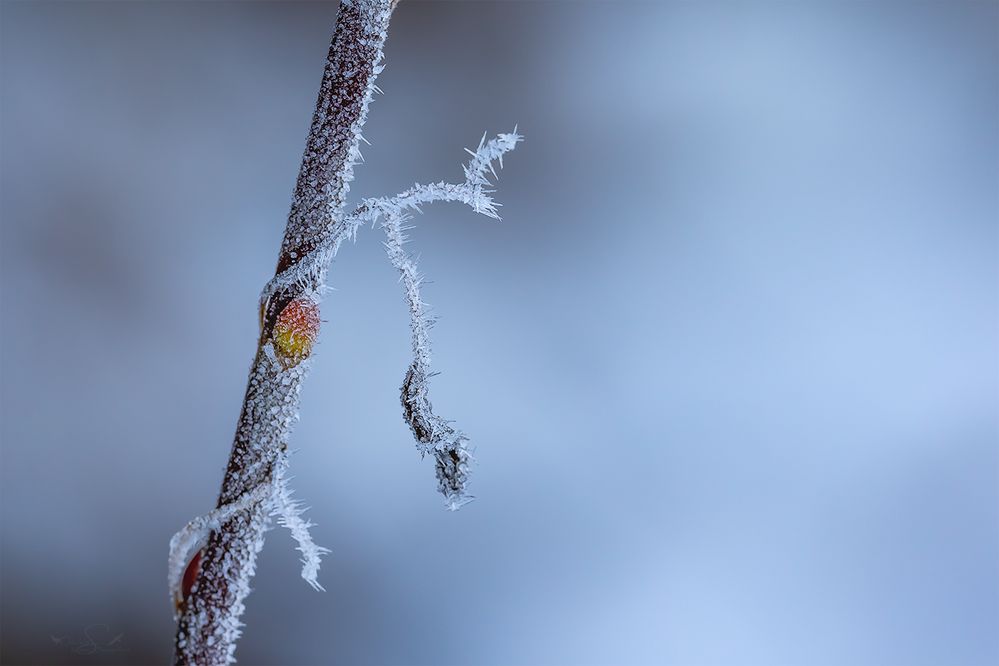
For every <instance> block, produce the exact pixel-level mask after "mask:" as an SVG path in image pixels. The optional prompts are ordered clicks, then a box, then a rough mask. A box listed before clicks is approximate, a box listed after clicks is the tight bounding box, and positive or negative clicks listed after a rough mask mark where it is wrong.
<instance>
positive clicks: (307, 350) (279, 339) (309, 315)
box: [271, 298, 319, 368]
mask: <svg viewBox="0 0 999 666" xmlns="http://www.w3.org/2000/svg"><path fill="white" fill-rule="evenodd" d="M318 336H319V304H318V303H316V302H315V301H313V300H312V299H309V298H296V299H294V300H293V301H291V302H290V303H288V305H286V306H284V309H283V310H281V314H279V315H278V318H277V321H276V322H275V323H274V332H273V333H272V334H271V339H272V340H273V342H274V353H275V354H276V355H277V357H278V358H279V359H280V360H281V363H282V364H283V365H284V366H285V367H286V368H290V367H292V366H295V365H298V364H299V363H300V362H302V361H303V360H305V359H307V358H308V357H309V355H310V354H311V353H312V345H313V343H314V342H315V341H316V338H317V337H318Z"/></svg>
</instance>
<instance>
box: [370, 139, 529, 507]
mask: <svg viewBox="0 0 999 666" xmlns="http://www.w3.org/2000/svg"><path fill="white" fill-rule="evenodd" d="M520 140H521V137H520V135H518V134H517V130H516V128H514V131H513V132H512V133H510V134H500V135H499V136H498V137H497V138H495V139H493V140H492V141H490V142H489V143H484V142H485V135H483V137H482V140H481V141H479V147H478V149H477V150H476V151H475V152H472V151H468V152H469V153H471V155H472V160H471V161H470V162H469V163H468V164H467V165H465V167H464V169H465V182H463V183H461V184H458V185H453V184H449V183H443V182H442V183H434V184H431V185H415V186H413V187H412V188H410V189H408V190H406V191H405V192H403V193H402V194H399V195H396V196H394V197H390V198H383V199H367V200H366V201H365V202H364V203H363V204H362V206H361V209H360V211H361V212H360V213H355V217H356V218H358V219H362V220H372V221H373V220H375V219H377V218H378V216H382V218H383V219H382V223H381V226H382V228H383V229H384V231H385V237H386V241H385V251H386V252H387V253H388V256H389V260H390V261H391V262H392V265H393V266H395V268H396V269H397V270H398V271H399V276H400V280H401V281H402V283H403V287H404V288H405V293H406V303H407V304H408V305H409V317H410V330H411V332H412V345H413V361H412V363H411V364H410V366H409V369H408V370H407V371H406V378H405V380H404V381H403V384H402V395H401V398H402V407H403V414H404V416H405V418H406V422H407V423H408V424H409V427H410V429H411V430H412V431H413V436H414V437H416V441H417V447H418V448H419V450H420V452H421V453H422V454H424V455H425V454H427V453H433V455H434V459H435V461H436V471H437V488H438V490H439V491H440V492H441V494H442V495H444V501H445V504H446V505H447V507H448V508H449V509H451V510H452V511H454V510H457V509H458V508H460V507H461V506H462V505H464V504H466V503H468V502H470V501H471V500H472V499H474V498H473V497H472V496H471V495H469V494H468V493H467V483H468V472H469V465H470V464H471V462H472V454H471V451H470V450H469V449H468V447H467V446H466V442H467V441H468V437H466V436H465V434H464V433H462V432H461V431H460V430H457V429H455V428H454V427H453V426H452V425H451V424H450V423H449V422H448V421H447V420H445V419H443V418H441V417H440V416H438V415H437V414H435V413H434V411H433V406H432V405H431V402H430V378H431V377H433V375H434V373H433V372H431V370H430V352H431V346H430V328H431V327H432V326H433V325H434V321H435V320H434V318H433V317H432V316H430V315H429V314H428V312H427V304H426V303H425V302H424V301H423V297H422V296H421V294H420V285H421V283H422V281H423V280H422V277H421V275H420V273H419V270H418V269H417V267H416V262H415V260H414V259H413V258H412V257H411V256H410V255H409V254H408V253H407V252H406V251H405V248H404V247H403V246H404V245H405V243H406V240H407V238H406V230H407V227H404V226H403V224H404V223H405V222H406V220H408V219H409V216H408V214H409V211H417V212H419V211H420V206H421V205H424V204H428V203H433V202H435V201H460V202H462V203H465V204H468V205H469V206H471V207H472V209H473V210H475V212H477V213H482V214H483V215H486V216H488V217H492V218H497V219H498V218H499V215H498V214H497V212H496V207H497V206H499V205H500V204H498V203H496V202H494V201H493V200H492V198H491V197H490V196H489V195H490V193H491V192H492V190H488V189H486V187H487V186H489V185H490V183H489V180H488V179H487V178H486V175H485V172H486V169H489V171H490V172H491V173H492V174H493V176H495V175H496V171H495V170H494V169H493V166H492V163H493V162H494V161H497V162H499V164H500V167H502V166H503V155H504V154H506V153H507V152H509V151H511V150H513V149H514V147H515V146H516V145H517V143H518V142H519V141H520ZM466 150H467V149H466Z"/></svg>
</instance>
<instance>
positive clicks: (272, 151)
mask: <svg viewBox="0 0 999 666" xmlns="http://www.w3.org/2000/svg"><path fill="white" fill-rule="evenodd" d="M335 13H336V6H335V5H334V4H331V3H318V2H317V3H280V4H279V3H252V2H239V3H236V2H226V3H194V2H156V3H150V4H139V3H133V2H80V3H72V2H4V3H3V6H2V77H3V78H2V91H0V92H2V160H3V163H2V166H3V173H2V184H3V200H2V219H3V236H2V285H3V291H2V318H3V322H2V344H0V363H2V365H0V368H2V477H0V481H2V651H3V659H4V661H5V662H6V663H38V664H43V663H44V664H56V663H80V664H98V663H118V664H146V663H164V662H166V661H168V660H169V655H170V649H171V640H172V633H173V623H172V619H171V611H170V601H169V598H168V594H167V589H166V576H165V574H166V554H167V548H166V547H167V541H168V539H169V538H170V535H171V534H172V533H173V532H174V531H175V530H177V529H178V528H180V527H181V526H182V525H183V524H184V523H185V522H186V521H187V520H188V519H190V518H192V517H193V516H195V515H198V514H200V513H203V512H204V511H206V510H208V509H209V508H211V507H212V506H213V504H214V502H215V498H216V493H217V490H218V485H219V482H220V479H221V474H222V470H223V467H224V464H225V461H226V458H227V454H228V450H229V444H230V441H231V436H232V431H233V427H234V424H235V421H236V417H237V414H238V411H239V406H240V400H241V398H242V394H243V388H244V381H245V378H246V370H247V367H248V364H249V361H250V357H251V355H252V352H253V346H254V341H255V336H256V316H257V314H256V299H257V294H258V291H259V288H260V287H261V286H262V285H263V283H264V282H265V281H266V279H267V278H268V277H269V275H270V274H271V271H272V270H273V267H274V263H275V259H276V255H277V248H278V244H279V241H280V238H281V233H282V230H283V227H284V218H285V216H286V214H287V209H288V204H289V200H290V192H291V189H292V185H293V182H294V177H295V175H296V173H297V168H298V161H299V157H300V154H301V150H302V147H303V145H304V137H305V133H306V129H307V127H308V123H309V120H310V115H311V112H312V108H313V104H314V99H315V94H316V89H317V85H318V82H319V77H320V73H321V70H322V65H323V58H324V56H325V53H326V48H327V44H328V38H329V33H330V29H331V26H332V25H333V21H334V17H335ZM997 21H999V6H997V4H996V3H994V2H938V3H936V2H935V3H904V2H901V3H892V4H878V3H859V2H843V3H837V4H821V5H815V4H808V5H805V4H797V3H789V2H768V3H738V4H737V3H717V4H696V5H694V4H688V3H675V4H668V5H650V4H637V3H626V2H621V3H600V4H597V3H576V2H502V3H456V2H419V1H415V0H405V1H404V2H403V3H402V4H401V5H400V7H399V9H398V12H397V15H396V17H395V19H394V21H393V27H392V31H391V34H390V38H389V43H388V49H387V64H388V68H387V69H386V71H385V72H384V74H383V76H382V77H381V78H380V79H379V84H380V85H381V87H382V88H383V89H384V90H385V93H386V94H385V95H384V96H380V97H378V99H377V100H376V102H375V103H374V105H373V107H372V109H371V115H370V117H369V119H368V124H367V126H366V128H365V129H366V131H365V134H366V135H367V137H368V138H369V139H370V140H371V142H372V144H373V145H372V146H371V147H370V148H366V149H365V150H364V153H365V157H366V159H367V163H366V164H365V165H363V166H362V167H360V168H359V169H358V171H357V176H358V177H357V181H356V183H355V187H354V190H353V194H354V195H355V196H370V195H375V194H380V193H390V192H394V191H397V190H399V189H401V188H403V187H405V186H407V185H409V184H410V183H411V182H412V181H413V180H415V179H420V180H428V179H434V178H442V177H448V178H452V179H453V178H457V177H458V176H459V175H460V170H459V168H458V163H459V162H460V161H461V160H462V159H463V157H464V153H463V152H462V150H461V148H462V147H463V146H466V145H471V144H474V143H475V142H477V141H478V138H479V136H480V135H481V133H482V131H483V130H485V129H488V130H490V132H497V131H504V130H509V129H510V128H512V126H513V124H514V123H519V124H520V128H521V129H522V131H523V132H524V134H526V136H527V141H526V143H524V144H523V145H522V146H521V147H520V148H518V149H517V151H516V152H515V153H514V154H513V155H511V156H510V158H509V159H508V160H507V168H506V170H505V171H504V172H503V173H502V176H501V179H500V181H499V198H500V200H501V201H502V202H503V203H504V204H505V207H504V209H503V212H504V217H505V219H504V221H503V222H502V223H492V222H489V221H487V220H485V219H482V218H476V217H475V216H473V215H472V214H471V213H470V212H469V211H468V210H465V209H463V208H460V207H457V206H453V205H452V206H445V205H438V206H434V207H431V208H429V209H428V210H427V211H426V215H425V216H424V217H423V218H421V219H418V220H417V223H418V224H419V229H418V230H417V231H416V232H415V234H414V236H415V240H414V243H413V246H412V247H413V249H414V251H418V252H419V253H420V254H421V255H422V266H423V268H424V269H425V271H426V272H427V274H428V277H429V278H430V279H432V280H433V284H431V285H430V286H428V288H427V290H426V294H425V295H426V298H427V299H428V300H429V301H430V302H431V303H433V304H434V305H435V306H436V310H437V312H438V313H439V314H440V315H442V317H443V319H442V321H441V323H440V325H439V326H438V327H437V329H436V332H435V335H436V339H435V343H436V346H435V349H436V356H435V361H436V364H437V368H438V369H440V370H441V371H443V374H442V375H441V376H440V377H438V378H437V379H436V380H435V383H434V390H435V391H436V395H435V404H436V405H437V407H438V408H439V410H440V411H441V412H442V413H443V414H444V415H446V416H448V417H449V418H454V419H456V420H457V421H458V423H459V425H460V426H461V427H462V428H463V429H465V430H466V431H467V432H468V433H470V435H471V436H472V437H473V440H474V442H475V443H476V444H477V447H478V459H479V461H480V464H479V467H478V469H477V470H476V474H475V477H474V491H475V493H476V494H477V495H478V497H479V499H478V501H476V502H475V503H473V504H472V505H470V506H468V507H466V508H465V509H463V510H462V511H461V512H459V513H457V514H450V513H447V512H445V511H444V510H443V508H442V502H441V499H440V497H439V496H438V495H437V494H436V493H435V482H434V479H433V470H432V465H431V464H430V462H429V461H421V460H420V459H419V457H418V455H417V453H416V451H415V449H414V446H413V443H412V441H411V436H410V434H409V432H408V430H407V428H406V426H405V425H404V423H403V421H402V418H401V413H400V407H399V402H398V386H399V385H400V383H401V380H402V375H403V372H404V370H405V368H406V365H407V363H408V360H407V355H408V344H409V342H408V332H407V320H406V312H405V306H404V304H403V302H402V297H401V291H400V287H399V285H398V284H397V282H396V275H395V273H394V272H393V270H392V269H391V267H390V266H389V264H388V263H387V261H386V260H385V258H384V256H383V253H382V249H381V247H380V238H379V237H378V236H377V235H376V234H375V233H373V232H371V231H364V232H362V233H361V234H360V236H359V238H358V242H357V243H356V245H349V246H346V247H345V248H344V250H343V251H342V253H341V255H340V257H339V258H338V259H337V261H336V263H335V266H334V269H333V271H332V274H331V278H332V283H333V285H334V286H335V287H336V288H337V291H336V292H335V293H333V294H332V295H331V296H330V298H329V299H328V301H327V303H326V306H325V310H324V316H325V319H327V320H328V321H329V323H328V324H327V325H326V328H325V330H324V332H323V335H322V343H321V346H319V348H318V352H317V353H316V355H315V356H316V363H315V367H314V372H313V374H312V376H311V378H310V379H309V381H308V383H307V385H306V387H305V392H304V399H303V406H302V420H301V423H300V425H299V427H298V429H297V431H296V433H295V438H294V444H295V446H296V447H298V448H299V449H300V451H299V453H297V455H295V456H294V459H293V470H294V473H295V474H296V476H297V478H296V480H295V482H294V486H295V488H296V489H297V492H298V495H299V496H300V497H301V498H303V499H304V500H305V501H307V502H308V503H309V504H310V505H311V506H312V507H313V508H312V510H311V511H310V514H309V515H310V516H311V517H312V519H313V520H315V521H317V522H318V523H319V525H318V527H316V528H315V530H314V533H315V536H316V539H317V541H318V542H319V543H320V544H322V545H325V546H328V547H330V548H331V549H332V551H333V552H332V554H331V555H330V556H329V557H328V558H327V559H326V561H325V563H324V566H323V569H322V571H321V581H322V582H323V583H324V584H325V586H326V588H327V592H326V593H324V594H323V593H316V592H313V591H312V590H310V589H309V588H308V586H307V585H305V583H304V582H302V580H301V579H300V578H299V576H298V568H297V564H296V560H297V553H296V552H295V551H294V550H293V543H292V541H291V540H290V538H289V537H288V535H287V534H286V533H285V532H284V531H280V530H275V531H273V532H272V533H270V535H269V539H268V542H267V545H266V547H265V549H264V551H263V553H262V555H261V558H260V563H259V569H258V575H257V577H256V579H255V583H254V587H255V591H254V592H253V594H252V595H251V596H250V598H249V600H248V610H247V612H246V615H245V621H246V624H247V628H246V635H245V637H244V639H243V640H242V642H241V644H240V646H239V650H238V656H239V658H240V663H244V664H282V665H295V664H319V663H336V664H378V665H410V664H412V665H416V664H426V665H445V664H455V665H459V664H460V665H466V664H468V665H471V664H476V665H477V664H492V665H498V666H530V665H547V664H551V665H562V664H571V665H576V664H600V665H604V664H606V665H615V666H618V665H629V664H664V665H665V664H670V665H677V666H702V665H703V666H709V665H716V664H718V665H721V664H724V665H742V664H746V665H749V664H760V665H766V666H782V665H788V666H811V665H825V664H828V665H830V666H842V665H844V664H851V665H871V666H874V665H877V666H919V665H926V666H945V665H946V666H972V665H976V666H977V665H986V664H995V663H996V662H997V660H999V637H997V626H999V566H997V563H999V483H997V479H999V454H997V438H999V424H997V405H999V389H997V383H999V382H997V370H999V354H997V335H999V331H997V285H999V280H997V277H999V276H997V250H999V236H997V217H999V198H997V176H999V120H997V118H999V34H997V28H996V25H997ZM100 625H106V627H102V626H100ZM88 632H89V633H91V635H93V636H95V637H96V638H97V642H98V643H99V644H101V645H103V642H105V641H107V640H110V639H111V638H113V637H114V636H116V635H118V634H123V635H124V636H123V641H120V642H119V644H121V643H122V642H123V643H124V645H125V647H126V649H127V652H123V653H111V652H106V651H100V652H98V653H96V654H89V655H88V654H78V653H79V652H82V651H86V650H85V648H86V647H87V646H86V645H84V646H80V641H82V640H84V634H86V633H88ZM53 637H55V639H61V641H62V642H58V643H57V642H56V640H54V639H53ZM102 637H104V638H103V639H102ZM74 643H75V644H76V647H75V648H74V647H73V644H74Z"/></svg>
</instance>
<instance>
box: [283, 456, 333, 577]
mask: <svg viewBox="0 0 999 666" xmlns="http://www.w3.org/2000/svg"><path fill="white" fill-rule="evenodd" d="M303 511H305V509H304V508H303V507H302V505H301V503H300V502H297V501H295V500H293V499H292V498H291V490H290V489H289V488H288V480H287V479H285V478H284V473H283V472H282V473H281V475H280V477H279V479H278V482H277V485H276V487H275V492H274V509H273V512H272V513H271V515H272V516H273V515H276V516H277V517H278V522H279V523H280V524H281V525H283V526H285V527H287V528H288V530H289V531H290V532H291V536H292V537H294V539H295V541H297V542H298V550H299V552H301V553H302V578H304V579H305V582H306V583H308V584H309V585H311V586H312V589H314V590H322V591H324V592H325V591H326V588H324V587H323V586H322V585H320V584H319V561H320V559H321V558H322V556H323V555H325V554H326V553H328V552H330V551H329V549H328V548H323V547H322V546H317V545H316V544H315V542H314V541H313V540H312V535H311V534H309V528H310V527H313V526H314V525H315V523H312V522H310V521H307V520H304V519H303V518H302V513H303Z"/></svg>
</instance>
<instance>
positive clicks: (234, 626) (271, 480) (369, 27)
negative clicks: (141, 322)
mask: <svg viewBox="0 0 999 666" xmlns="http://www.w3.org/2000/svg"><path fill="white" fill-rule="evenodd" d="M392 6H393V3H392V1H391V0H345V1H344V2H342V3H341V5H340V10H339V13H338V14H337V21H336V30H335V31H334V34H333V39H332V42H331V44H330V49H329V54H328V56H327V59H326V67H325V69H324V71H323V78H322V83H321V86H320V90H319V96H318V99H317V101H316V109H315V113H314V114H313V119H312V126H311V127H310V129H309V136H308V139H307V142H306V149H305V153H304V155H303V157H302V166H301V170H300V172H299V175H298V180H297V182H296V185H295V192H294V196H293V199H292V206H291V212H290V213H289V216H288V225H287V228H286V230H285V235H284V239H283V241H282V243H281V253H280V255H279V258H278V264H277V269H276V271H275V272H276V273H279V274H280V273H282V272H285V271H287V270H289V269H291V268H292V267H294V266H295V265H296V264H298V263H299V262H300V261H301V260H302V259H303V258H304V257H306V256H312V255H313V250H314V249H315V248H316V246H317V245H318V244H320V243H321V241H322V239H324V238H326V237H328V236H330V235H332V234H334V233H335V231H334V229H335V228H336V226H337V222H338V220H339V219H341V218H342V214H341V213H340V209H341V208H342V206H343V203H344V201H345V199H346V195H347V191H348V189H349V183H350V181H351V180H352V178H353V165H354V162H355V161H356V160H357V159H358V156H359V153H358V149H357V142H358V140H359V138H360V133H361V127H362V126H363V124H364V120H365V117H366V115H367V107H368V103H369V101H370V99H371V97H372V94H373V91H374V85H375V78H376V77H377V75H378V73H379V72H380V71H381V60H382V49H383V45H384V43H385V38H386V33H387V30H388V24H389V17H390V15H391V11H392ZM324 278H325V268H323V269H321V270H319V271H318V272H316V273H313V274H311V275H309V276H308V278H307V279H304V280H301V281H298V282H296V283H294V284H288V285H286V286H285V287H283V288H282V289H280V290H279V291H277V292H273V293H271V294H269V296H268V298H267V299H266V302H265V303H264V304H263V305H264V307H262V308H261V312H260V337H259V340H258V344H257V353H256V357H255V359H254V361H253V365H252V367H251V369H250V376H249V380H248V383H247V388H246V395H245V397H244V399H243V409H242V413H241V414H240V418H239V423H238V425H237V428H236V436H235V440H234V441H233V445H232V452H231V454H230V456H229V463H228V466H227V468H226V473H225V478H224V479H223V481H222V490H221V492H220V494H219V500H218V505H217V507H218V510H219V511H220V513H217V514H214V515H213V514H209V516H210V518H207V517H206V520H204V521H202V523H200V524H198V525H196V526H195V529H192V530H187V531H186V533H184V534H183V535H182V536H181V537H180V538H179V539H178V541H179V542H180V543H179V544H175V545H178V546H181V545H182V546H184V548H183V549H184V550H187V549H189V548H190V547H192V546H193V544H192V543H191V538H193V536H194V534H195V533H197V532H200V531H201V530H200V529H199V528H200V526H201V525H204V526H206V527H208V528H209V529H210V533H209V536H208V539H207V543H206V545H205V547H204V548H203V549H202V550H201V556H200V572H199V573H198V575H197V577H196V580H195V582H194V584H193V587H192V588H191V590H190V593H189V594H188V595H187V596H186V598H184V596H183V595H181V604H180V608H179V620H178V624H177V636H176V640H175V652H174V663H175V664H185V665H192V666H224V665H226V664H230V663H232V661H233V660H234V652H235V649H236V640H237V639H238V638H239V636H240V632H241V622H240V617H241V616H242V614H243V610H244V605H243V601H244V599H245V598H246V595H247V594H248V593H249V590H250V579H251V578H252V576H253V573H254V569H255V566H256V557H257V553H258V552H259V551H260V548H261V547H262V546H263V541H264V532H265V530H266V527H267V522H268V519H269V518H270V511H271V510H273V508H274V507H277V509H278V510H279V511H283V513H282V519H283V521H284V522H285V523H286V524H287V525H288V526H289V527H290V528H291V530H292V533H293V534H294V535H296V537H298V538H299V540H300V545H299V548H300V549H301V550H302V551H303V554H304V556H305V557H304V559H305V568H304V569H303V576H304V577H305V578H306V579H307V580H310V582H315V571H316V569H317V568H318V556H319V554H320V552H321V551H320V550H319V549H316V548H315V547H314V546H309V545H308V544H311V540H306V539H304V537H303V535H306V534H307V531H306V529H305V523H304V522H303V521H301V519H300V518H298V516H297V512H296V511H295V509H294V506H293V505H292V504H291V502H290V501H289V500H288V498H287V492H286V491H285V490H284V485H283V483H281V482H280V477H281V476H282V470H283V469H284V466H285V465H286V462H287V450H288V441H289V439H290V437H291V430H292V426H293V425H294V423H295V421H296V420H297V419H298V404H299V393H300V390H301V383H302V381H303V380H304V378H305V376H306V375H307V373H308V367H309V356H310V352H311V349H312V344H313V342H314V341H315V339H316V336H317V335H318V332H319V295H320V294H321V293H322V290H323V283H324ZM258 494H260V495H264V494H265V495H267V497H268V501H267V502H264V501H256V502H250V503H248V504H246V506H243V504H242V498H244V497H251V498H256V497H257V496H258ZM282 507H283V509H282ZM216 523H219V524H218V525H216ZM186 555H187V553H186V552H185V553H183V554H180V553H179V551H177V552H174V553H173V554H172V555H171V559H170V571H171V573H170V579H171V580H170V584H171V594H173V595H175V594H176V593H175V592H174V590H175V589H176V580H175V579H176V571H177V569H178V566H179V565H178V564H177V562H178V561H180V562H183V560H184V559H185V558H186ZM181 570H182V569H181Z"/></svg>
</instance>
